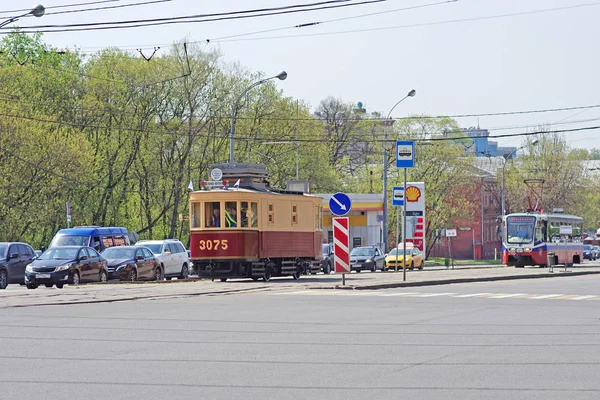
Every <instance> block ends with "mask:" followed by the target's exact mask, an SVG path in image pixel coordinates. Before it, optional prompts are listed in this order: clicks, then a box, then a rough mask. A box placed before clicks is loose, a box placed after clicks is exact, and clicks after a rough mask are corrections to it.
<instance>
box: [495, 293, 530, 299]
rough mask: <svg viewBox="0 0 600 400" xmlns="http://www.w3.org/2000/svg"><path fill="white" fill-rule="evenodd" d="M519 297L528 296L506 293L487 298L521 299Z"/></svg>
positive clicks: (525, 294)
mask: <svg viewBox="0 0 600 400" xmlns="http://www.w3.org/2000/svg"><path fill="white" fill-rule="evenodd" d="M521 296H529V295H528V294H527V293H512V294H506V293H500V294H498V295H492V296H487V297H488V298H489V299H508V298H511V297H521Z"/></svg>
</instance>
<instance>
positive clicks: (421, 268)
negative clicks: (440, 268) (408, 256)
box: [419, 261, 423, 271]
mask: <svg viewBox="0 0 600 400" xmlns="http://www.w3.org/2000/svg"><path fill="white" fill-rule="evenodd" d="M419 269H420V270H421V271H423V261H421V265H419Z"/></svg>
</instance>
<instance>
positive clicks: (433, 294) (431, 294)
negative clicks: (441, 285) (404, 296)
mask: <svg viewBox="0 0 600 400" xmlns="http://www.w3.org/2000/svg"><path fill="white" fill-rule="evenodd" d="M453 294H456V293H428V294H427V293H426V294H423V295H420V296H418V297H436V296H451V295H453Z"/></svg>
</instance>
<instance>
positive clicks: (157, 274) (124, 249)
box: [102, 246, 164, 281]
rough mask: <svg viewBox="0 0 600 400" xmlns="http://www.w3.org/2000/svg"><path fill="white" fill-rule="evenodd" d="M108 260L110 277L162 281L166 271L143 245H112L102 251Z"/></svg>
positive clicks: (127, 279)
mask: <svg viewBox="0 0 600 400" xmlns="http://www.w3.org/2000/svg"><path fill="white" fill-rule="evenodd" d="M102 255H103V256H104V258H106V259H107V261H108V277H109V279H115V278H118V279H120V280H122V281H137V280H138V279H146V280H156V281H162V280H163V277H164V271H163V270H162V269H161V267H160V263H159V262H158V260H157V259H156V257H154V254H152V252H151V251H150V249H148V248H147V247H143V246H118V247H110V248H108V249H106V250H104V251H103V252H102Z"/></svg>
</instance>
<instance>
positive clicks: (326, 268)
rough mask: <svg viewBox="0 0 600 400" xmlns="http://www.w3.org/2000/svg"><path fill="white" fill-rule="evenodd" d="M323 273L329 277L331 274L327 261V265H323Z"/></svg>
mask: <svg viewBox="0 0 600 400" xmlns="http://www.w3.org/2000/svg"><path fill="white" fill-rule="evenodd" d="M323 272H324V273H325V275H329V274H330V273H331V264H329V261H327V264H326V265H325V270H324V271H323Z"/></svg>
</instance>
